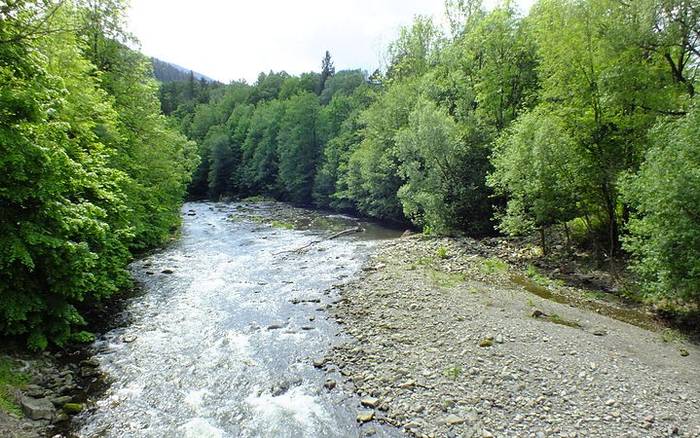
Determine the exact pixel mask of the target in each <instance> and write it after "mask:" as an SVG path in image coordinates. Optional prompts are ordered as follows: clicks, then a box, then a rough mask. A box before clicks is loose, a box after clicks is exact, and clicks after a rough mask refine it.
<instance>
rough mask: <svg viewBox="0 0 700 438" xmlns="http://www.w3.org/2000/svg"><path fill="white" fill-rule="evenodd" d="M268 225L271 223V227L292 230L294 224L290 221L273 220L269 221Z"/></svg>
mask: <svg viewBox="0 0 700 438" xmlns="http://www.w3.org/2000/svg"><path fill="white" fill-rule="evenodd" d="M270 225H272V228H280V229H283V230H293V229H294V224H293V223H291V222H284V221H279V220H275V221H272V222H270Z"/></svg>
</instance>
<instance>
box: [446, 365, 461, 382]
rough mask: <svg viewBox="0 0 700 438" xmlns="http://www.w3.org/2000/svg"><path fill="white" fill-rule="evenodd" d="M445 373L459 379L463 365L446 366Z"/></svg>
mask: <svg viewBox="0 0 700 438" xmlns="http://www.w3.org/2000/svg"><path fill="white" fill-rule="evenodd" d="M443 374H444V375H445V376H446V377H449V378H450V379H452V380H457V378H458V377H459V376H460V375H462V367H460V366H459V365H453V366H451V367H449V368H445V370H444V371H443Z"/></svg>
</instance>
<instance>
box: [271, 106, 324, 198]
mask: <svg viewBox="0 0 700 438" xmlns="http://www.w3.org/2000/svg"><path fill="white" fill-rule="evenodd" d="M318 111H319V105H318V98H317V97H316V96H315V95H314V94H311V93H305V94H299V95H297V96H295V97H293V98H291V99H290V100H289V102H288V103H287V107H286V111H285V113H284V117H283V118H282V122H281V126H280V131H279V134H278V138H277V143H278V151H279V181H280V183H281V185H282V187H283V188H284V190H285V192H286V195H287V196H288V198H289V200H290V201H292V202H293V203H296V204H301V205H310V204H311V191H312V188H313V181H314V177H315V174H316V165H317V162H318V159H319V157H320V152H319V149H320V148H319V142H318V138H317V133H316V124H317V119H318Z"/></svg>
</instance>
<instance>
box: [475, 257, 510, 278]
mask: <svg viewBox="0 0 700 438" xmlns="http://www.w3.org/2000/svg"><path fill="white" fill-rule="evenodd" d="M479 269H480V270H481V272H483V273H484V274H498V273H503V272H506V271H508V263H506V262H504V261H503V260H500V259H497V258H495V257H492V258H490V259H485V260H484V261H482V262H481V266H480V267H479Z"/></svg>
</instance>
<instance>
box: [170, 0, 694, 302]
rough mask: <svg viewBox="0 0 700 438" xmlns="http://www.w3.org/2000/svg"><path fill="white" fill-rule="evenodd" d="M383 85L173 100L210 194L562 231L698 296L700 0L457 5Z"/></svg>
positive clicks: (211, 89) (656, 284) (308, 76)
mask: <svg viewBox="0 0 700 438" xmlns="http://www.w3.org/2000/svg"><path fill="white" fill-rule="evenodd" d="M446 8H447V16H448V18H449V23H450V26H449V29H443V28H442V27H441V26H439V25H437V24H436V23H435V22H434V21H433V20H432V19H430V18H427V17H421V16H417V17H416V18H415V21H414V22H413V23H412V24H411V25H410V26H407V27H404V28H402V29H401V31H400V33H399V35H398V36H397V37H396V39H395V41H394V42H393V43H391V44H390V46H389V47H388V48H387V57H388V63H387V65H386V67H385V68H384V69H381V70H378V71H376V72H374V73H372V74H371V75H368V74H367V72H364V71H362V70H344V71H338V72H336V71H335V69H334V67H333V61H332V59H331V56H330V54H329V53H328V52H326V56H325V58H324V59H323V60H322V63H321V67H322V68H321V72H320V73H315V72H310V73H305V74H302V75H299V76H292V75H289V74H287V73H285V72H284V71H281V72H269V73H261V74H260V76H259V78H258V80H257V81H256V82H255V84H252V85H249V84H246V83H241V82H234V83H231V84H229V85H226V86H216V85H209V84H207V83H205V82H202V81H195V80H189V81H180V82H172V83H167V84H164V85H163V86H162V87H161V90H160V93H161V102H162V105H163V111H164V113H165V114H167V115H169V116H171V117H173V118H174V119H176V120H177V121H178V123H179V125H180V127H181V130H182V132H183V133H184V134H185V135H186V136H187V137H188V138H189V139H191V140H193V141H194V142H196V143H197V145H198V152H199V155H200V156H201V161H200V163H199V166H198V167H197V169H196V170H195V172H194V175H193V180H192V182H191V184H190V186H189V189H188V193H189V196H190V197H191V198H195V199H202V198H208V199H214V200H218V199H222V198H224V199H225V198H245V197H248V196H255V195H263V196H266V197H271V198H274V199H278V200H282V201H288V202H291V203H294V204H298V205H304V206H314V207H317V208H322V209H331V210H337V211H342V212H350V213H353V214H359V215H363V216H368V217H372V218H376V219H379V220H382V221H386V222H391V223H395V224H399V225H407V224H410V225H413V226H415V227H416V228H419V229H421V230H422V231H423V232H424V233H425V234H433V235H445V234H447V235H452V234H464V235H468V236H474V237H479V236H488V235H494V234H507V235H522V234H528V233H538V234H539V235H540V236H541V245H542V247H543V250H544V251H545V252H546V250H547V234H548V233H549V232H551V230H554V229H561V230H564V232H565V233H566V235H567V236H569V235H571V236H574V237H576V236H578V241H579V243H582V242H585V243H587V244H590V245H592V246H593V247H594V248H595V249H596V251H597V252H598V254H600V257H601V263H603V264H606V265H609V266H610V269H613V270H617V269H621V268H620V266H618V265H617V261H621V263H620V264H626V263H627V262H628V261H629V264H630V267H631V269H632V271H633V272H634V274H635V275H636V278H638V280H639V282H640V285H641V289H642V293H643V296H644V297H645V298H646V299H649V300H657V301H658V300H666V301H668V302H690V303H693V302H694V303H697V302H698V300H699V299H700V137H699V136H698V134H700V108H698V103H697V102H696V101H697V98H696V97H695V87H696V85H697V79H698V76H697V74H698V68H699V67H700V65H699V64H698V62H699V61H700V2H698V1H696V0H639V1H634V2H623V1H618V0H541V1H539V2H537V3H536V4H535V5H534V6H533V8H532V10H531V11H530V13H529V14H528V15H527V16H522V15H521V14H519V13H518V12H517V9H516V8H515V6H514V5H513V4H512V3H511V2H503V3H502V4H501V6H500V7H497V8H496V9H493V10H490V11H486V10H485V9H484V8H483V7H482V5H481V2H480V1H478V0H468V1H459V0H454V1H448V2H447V3H446Z"/></svg>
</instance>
